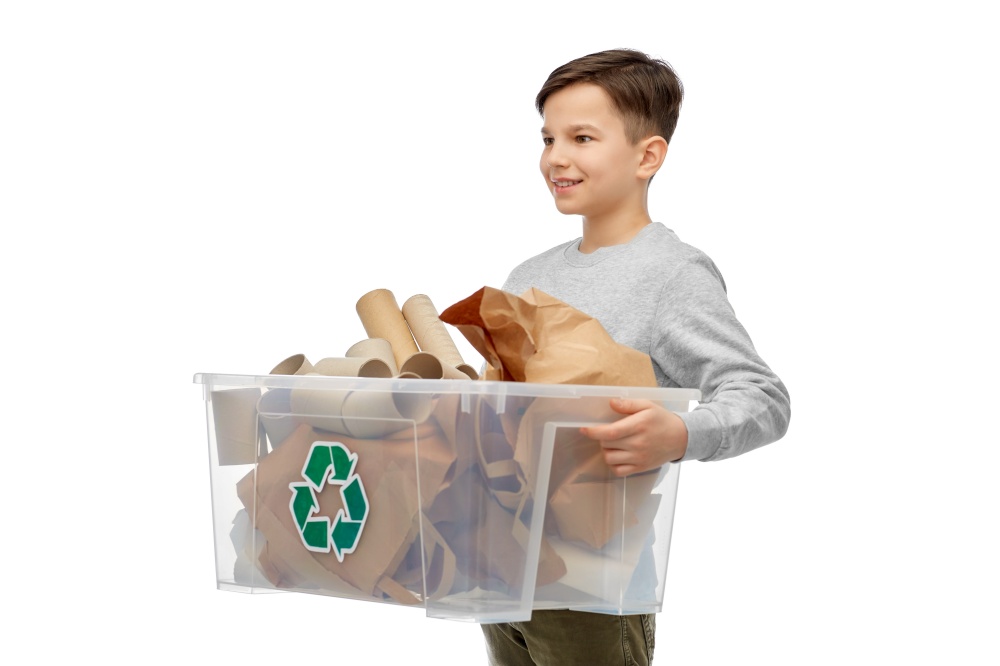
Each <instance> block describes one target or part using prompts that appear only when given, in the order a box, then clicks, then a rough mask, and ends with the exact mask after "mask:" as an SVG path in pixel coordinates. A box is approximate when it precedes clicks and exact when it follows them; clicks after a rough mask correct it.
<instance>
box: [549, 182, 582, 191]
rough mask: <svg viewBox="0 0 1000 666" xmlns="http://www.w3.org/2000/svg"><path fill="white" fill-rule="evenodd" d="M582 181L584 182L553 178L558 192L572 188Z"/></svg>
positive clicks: (553, 183)
mask: <svg viewBox="0 0 1000 666" xmlns="http://www.w3.org/2000/svg"><path fill="white" fill-rule="evenodd" d="M582 182H583V181H582V180H565V179H561V180H555V179H553V180H552V185H553V186H554V187H555V191H556V192H557V193H559V192H565V191H566V190H568V189H570V188H571V187H573V186H575V185H579V184H580V183H582Z"/></svg>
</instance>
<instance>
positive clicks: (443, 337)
mask: <svg viewBox="0 0 1000 666" xmlns="http://www.w3.org/2000/svg"><path fill="white" fill-rule="evenodd" d="M403 317H404V319H406V323H407V325H409V327H410V330H411V331H412V332H413V337H414V338H415V339H416V341H417V344H418V345H419V346H420V350H421V351H425V352H430V353H431V354H434V355H435V356H437V357H438V358H439V359H440V360H441V364H442V365H445V366H451V367H453V368H457V369H458V370H459V371H461V372H462V374H463V375H465V376H467V377H469V378H471V379H478V378H479V373H478V372H476V370H475V369H474V368H473V367H472V366H470V365H469V364H468V363H466V362H465V361H463V360H462V354H461V353H460V352H459V351H458V347H456V346H455V341H454V340H453V339H452V337H451V335H450V334H449V333H448V329H447V328H446V327H445V325H444V322H443V321H441V318H440V316H438V311H437V308H435V307H434V303H432V302H431V299H430V298H429V297H428V296H426V295H425V294H417V295H415V296H411V297H410V298H408V299H407V300H406V302H405V303H403ZM448 375H449V373H447V372H446V373H445V374H444V376H445V378H448V379H453V378H454V379H459V378H460V377H458V376H454V377H449V376H448ZM461 379H464V377H461Z"/></svg>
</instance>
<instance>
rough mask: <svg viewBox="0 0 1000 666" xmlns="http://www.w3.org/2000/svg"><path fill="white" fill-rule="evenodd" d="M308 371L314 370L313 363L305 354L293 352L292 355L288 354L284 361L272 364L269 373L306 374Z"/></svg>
mask: <svg viewBox="0 0 1000 666" xmlns="http://www.w3.org/2000/svg"><path fill="white" fill-rule="evenodd" d="M310 372H316V370H315V369H314V368H313V364H312V363H310V362H309V359H307V358H306V356H305V354H295V355H294V356H289V357H288V358H286V359H285V360H284V361H282V362H281V363H279V364H278V365H276V366H274V368H272V369H271V372H269V373H268V374H271V375H307V374H309V373H310Z"/></svg>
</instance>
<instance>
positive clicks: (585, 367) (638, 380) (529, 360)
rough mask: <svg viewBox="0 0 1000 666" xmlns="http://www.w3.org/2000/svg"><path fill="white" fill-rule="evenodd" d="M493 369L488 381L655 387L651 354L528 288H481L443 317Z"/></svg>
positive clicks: (559, 302) (538, 291) (587, 317)
mask: <svg viewBox="0 0 1000 666" xmlns="http://www.w3.org/2000/svg"><path fill="white" fill-rule="evenodd" d="M441 321H444V322H446V323H448V324H451V325H452V326H454V327H456V328H457V329H458V330H459V331H460V332H461V333H462V335H464V336H465V337H466V339H467V340H468V341H469V342H470V343H471V344H472V346H473V347H475V348H476V351H478V352H479V353H480V354H482V355H483V358H485V359H486V362H487V363H489V365H490V367H489V368H488V369H487V373H486V376H485V377H484V378H485V379H493V380H501V381H516V382H533V383H538V384H592V385H598V386H656V376H655V375H654V374H653V363H652V361H651V360H650V358H649V356H648V355H647V354H643V353H642V352H639V351H636V350H635V349H632V348H631V347H627V346H625V345H621V344H618V343H617V342H615V341H614V340H613V339H612V337H611V336H610V335H609V334H608V332H607V331H606V330H604V327H603V326H601V324H600V322H598V321H597V320H596V319H594V318H593V317H590V316H588V315H586V314H584V313H583V312H580V311H579V310H577V309H576V308H573V307H571V306H570V305H567V304H566V303H563V302H562V301H560V300H558V299H556V298H554V297H552V296H549V295H548V294H546V293H545V292H543V291H541V290H539V289H535V288H532V289H529V290H528V291H526V292H524V293H523V294H522V295H521V296H515V295H514V294H508V293H507V292H505V291H501V290H500V289H494V288H493V287H483V288H482V289H480V290H479V291H477V292H476V293H474V294H472V295H471V296H469V297H468V298H466V299H464V300H461V301H459V302H458V303H455V304H454V305H452V306H451V307H449V308H447V309H446V310H445V311H444V312H442V313H441Z"/></svg>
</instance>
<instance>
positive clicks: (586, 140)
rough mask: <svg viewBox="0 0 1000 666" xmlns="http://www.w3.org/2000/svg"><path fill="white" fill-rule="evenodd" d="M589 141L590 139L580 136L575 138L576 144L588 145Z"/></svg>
mask: <svg viewBox="0 0 1000 666" xmlns="http://www.w3.org/2000/svg"><path fill="white" fill-rule="evenodd" d="M590 141H591V138H590V137H589V136H585V135H581V136H578V137H576V142H577V143H589V142H590Z"/></svg>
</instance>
